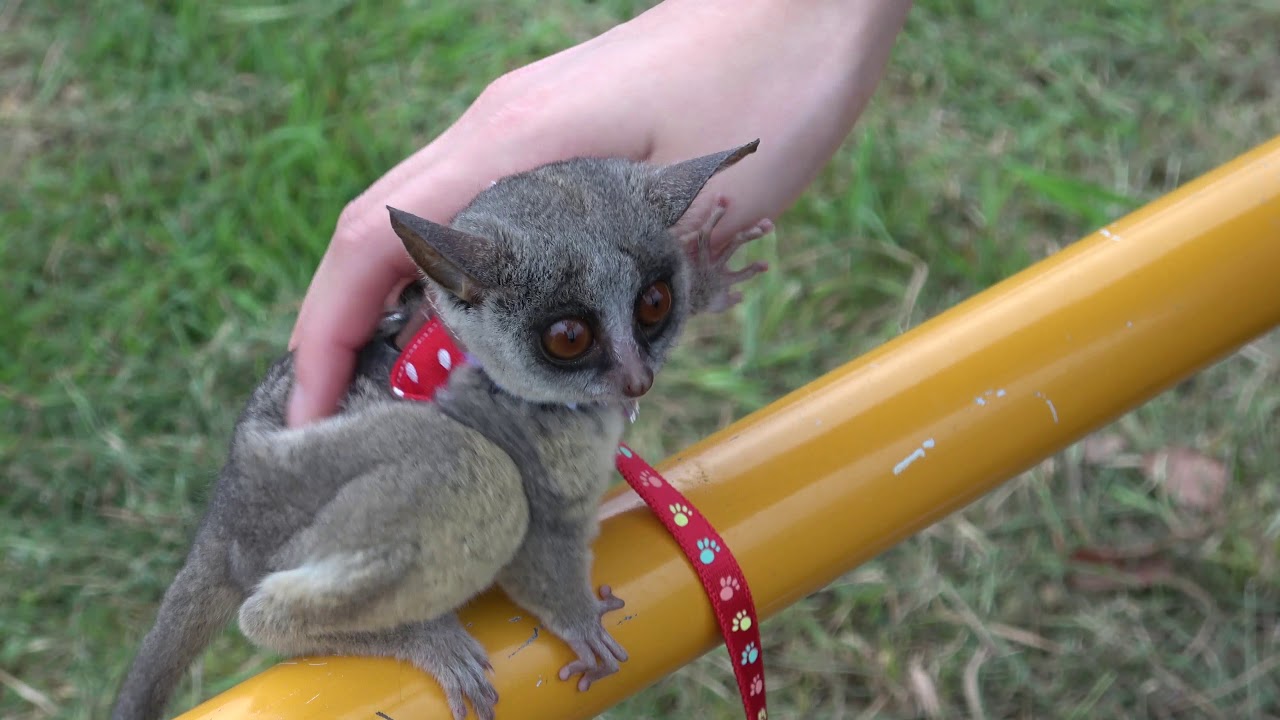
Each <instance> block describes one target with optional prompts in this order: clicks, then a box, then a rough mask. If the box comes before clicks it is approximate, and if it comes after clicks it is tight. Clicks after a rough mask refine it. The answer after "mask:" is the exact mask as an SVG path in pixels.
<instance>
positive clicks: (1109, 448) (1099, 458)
mask: <svg viewBox="0 0 1280 720" xmlns="http://www.w3.org/2000/svg"><path fill="white" fill-rule="evenodd" d="M1081 445H1082V446H1083V447H1084V461H1085V463H1087V464H1089V465H1105V464H1107V463H1109V462H1111V461H1112V460H1114V459H1115V458H1116V456H1118V455H1119V454H1120V453H1122V452H1124V451H1125V449H1126V448H1127V447H1128V446H1129V442H1128V441H1127V440H1125V439H1124V436H1123V435H1118V434H1116V433H1104V434H1096V435H1090V436H1089V437H1087V438H1085V439H1084V441H1083V442H1081Z"/></svg>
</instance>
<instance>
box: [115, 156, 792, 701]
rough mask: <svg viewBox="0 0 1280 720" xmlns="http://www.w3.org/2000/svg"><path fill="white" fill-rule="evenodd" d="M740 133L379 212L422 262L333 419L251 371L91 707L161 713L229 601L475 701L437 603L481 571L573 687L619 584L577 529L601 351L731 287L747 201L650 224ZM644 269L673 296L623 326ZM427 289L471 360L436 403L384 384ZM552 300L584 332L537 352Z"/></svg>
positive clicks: (609, 353)
mask: <svg viewBox="0 0 1280 720" xmlns="http://www.w3.org/2000/svg"><path fill="white" fill-rule="evenodd" d="M754 149H755V144H754V143H752V144H750V145H748V146H744V147H743V148H738V149H736V150H732V151H728V152H726V153H718V154H716V155H713V156H707V157H706V158H699V159H695V160H693V161H689V162H686V163H681V164H678V165H672V166H668V167H665V168H662V167H654V166H650V165H645V164H641V163H635V162H630V161H626V160H620V159H582V158H580V159H577V160H571V161H566V162H561V163H556V164H553V165H548V166H544V167H542V168H538V169H536V170H533V171H530V172H528V173H524V174H521V175H517V176H513V177H510V178H506V179H504V180H502V181H500V182H498V183H496V184H495V185H494V186H493V187H491V188H490V189H489V190H487V191H486V192H484V193H482V194H481V195H480V196H478V197H477V198H476V199H475V201H473V202H472V203H471V205H470V206H468V207H467V208H466V209H464V210H463V211H462V212H461V213H459V214H458V216H457V217H456V218H455V219H454V222H453V224H452V227H451V228H444V227H443V226H439V225H435V224H433V223H430V222H428V221H426V220H423V219H421V218H416V217H414V216H412V215H409V214H408V213H403V212H401V211H397V210H394V209H392V210H391V214H392V225H393V227H394V228H395V229H396V232H397V233H398V234H400V236H401V237H402V239H403V240H404V242H405V246H406V249H407V250H408V251H409V253H410V254H411V255H412V256H413V257H414V258H415V259H416V260H418V262H419V264H420V265H421V266H422V269H423V271H424V273H426V278H425V279H424V280H423V282H421V283H419V284H417V285H414V286H412V287H411V288H410V290H409V291H407V292H406V294H405V296H404V297H403V300H404V305H403V306H402V307H400V308H398V309H397V310H396V311H394V312H392V313H390V314H389V315H387V316H386V317H385V318H384V320H383V322H382V323H381V324H380V325H379V328H378V331H377V333H376V335H375V337H374V338H373V339H372V340H370V342H369V343H368V345H366V346H365V348H363V350H362V351H361V353H360V357H359V363H358V366H357V372H356V375H355V377H354V379H353V381H352V384H351V386H350V387H349V388H348V392H347V394H346V396H345V398H344V401H343V403H342V407H341V408H340V411H339V413H338V414H336V415H335V416H334V417H332V418H329V419H326V420H323V421H320V422H317V423H314V424H312V425H310V426H307V427H304V428H299V429H290V428H287V427H286V426H285V422H284V410H285V407H286V404H287V400H288V395H289V392H290V389H291V388H292V384H293V378H294V375H293V360H292V356H290V355H286V356H285V357H283V358H281V359H280V360H279V361H277V362H276V363H275V364H274V365H273V366H272V367H271V368H270V369H269V371H268V372H267V374H266V376H265V378H264V379H263V381H262V382H261V384H260V385H259V386H258V387H257V388H256V389H255V390H254V392H253V393H252V395H251V397H250V399H249V402H248V404H247V406H246V407H245V409H244V411H243V413H242V414H241V417H240V418H239V420H238V422H237V424H236V427H235V429H234V431H233V433H232V439H231V444H230V450H229V453H228V458H227V461H226V463H225V465H224V466H223V468H222V471H221V474H220V476H219V478H218V482H217V485H216V487H215V489H214V493H213V496H212V499H211V501H210V503H209V506H208V508H207V510H206V513H205V516H204V518H203V519H202V521H201V524H200V527H199V529H198V531H197V533H196V538H195V541H194V543H193V546H192V549H191V551H190V553H189V555H188V557H187V561H186V564H185V566H184V567H183V568H182V570H181V571H180V572H179V573H178V576H177V577H176V578H175V580H174V582H173V585H172V586H170V588H169V590H168V591H167V592H166V594H165V597H164V599H163V601H162V602H161V606H160V610H159V613H158V616H157V619H156V623H155V626H154V627H153V628H152V629H151V631H150V632H149V633H148V634H147V636H146V638H145V639H144V640H143V643H142V647H141V649H140V651H139V653H138V656H137V658H136V659H135V661H134V664H133V666H132V667H131V668H130V670H129V673H128V675H127V676H126V678H125V681H124V684H123V686H122V688H121V691H120V694H119V698H118V700H117V704H116V707H115V710H114V712H113V715H112V717H113V718H114V719H115V720H153V719H154V718H157V717H160V715H161V713H162V712H163V711H164V708H165V706H166V703H167V702H168V700H169V697H170V695H171V693H172V690H173V688H174V686H175V685H176V684H177V682H178V681H179V679H180V677H181V674H182V673H183V672H184V671H185V668H186V667H187V666H188V665H189V664H190V663H191V662H192V661H193V660H194V659H195V658H196V657H197V656H198V655H199V653H200V652H202V651H203V649H204V647H205V646H206V645H207V643H208V642H209V641H210V639H211V638H212V637H213V635H214V634H216V633H217V632H218V631H219V630H220V629H221V628H222V626H224V625H225V623H226V622H227V621H228V620H230V619H231V617H233V616H235V615H237V613H238V617H239V624H240V628H241V631H242V632H243V633H244V634H245V636H246V637H248V638H249V639H250V640H251V641H252V642H254V643H256V644H258V645H260V646H262V647H264V648H268V649H270V650H273V651H275V652H278V653H281V654H285V655H297V654H350V655H383V656H388V657H396V658H400V659H404V660H407V661H409V662H411V663H412V664H414V665H415V666H417V667H419V668H420V669H422V670H424V671H426V672H428V673H430V674H431V675H432V676H433V677H435V678H436V679H437V680H438V681H439V683H440V685H441V687H442V688H443V689H444V692H445V696H446V698H447V699H448V701H449V705H450V708H451V710H452V712H453V714H454V716H455V718H459V719H460V718H462V717H464V716H465V715H466V712H467V709H466V704H465V702H468V701H469V702H470V703H471V705H472V707H473V708H474V709H475V711H476V714H477V715H478V716H480V717H481V718H492V717H493V706H494V703H495V702H496V701H497V693H496V691H495V690H494V688H493V686H492V684H491V683H490V682H489V680H488V678H487V676H486V671H487V670H490V669H491V668H490V666H489V664H488V660H487V658H486V656H485V652H484V649H483V648H481V647H480V646H479V644H478V643H476V641H475V640H474V639H473V638H471V636H470V635H469V634H467V633H466V631H465V630H464V629H463V628H462V627H461V626H460V625H459V623H458V621H457V617H456V615H455V611H456V609H457V608H458V607H460V606H461V605H463V604H464V603H466V602H467V601H468V600H470V599H471V598H472V597H474V596H475V595H476V594H478V593H480V592H481V591H483V590H485V589H486V588H487V587H489V586H490V585H492V584H494V583H495V582H497V583H498V584H499V585H500V586H501V587H502V588H503V589H504V590H505V591H506V592H507V593H508V595H510V596H511V597H512V599H513V600H515V601H516V602H517V603H519V604H521V605H522V606H524V607H525V608H527V609H529V610H531V611H533V612H534V613H536V614H537V615H538V617H539V618H540V619H541V621H542V623H543V625H544V626H545V627H547V628H548V629H549V630H550V631H551V632H553V633H554V634H556V635H557V636H558V637H560V638H561V639H562V640H564V641H565V642H566V643H567V644H568V645H569V646H570V647H571V648H572V649H573V650H574V651H575V652H576V653H577V655H578V659H577V660H576V661H574V662H572V663H570V664H569V665H566V666H565V667H564V668H563V669H562V670H561V673H560V676H561V679H568V678H569V677H571V676H573V675H578V674H581V676H582V677H581V678H580V680H579V683H578V687H579V688H580V689H586V688H587V687H589V686H590V684H591V682H593V681H594V680H597V679H599V678H602V677H604V676H606V675H608V674H610V673H612V672H615V671H616V670H617V669H618V663H619V662H622V661H625V660H626V657H627V656H626V653H625V651H623V649H622V648H621V647H620V646H619V645H618V644H617V643H616V642H615V641H614V640H613V638H612V637H610V636H609V634H608V632H607V631H605V630H604V627H603V625H602V624H601V616H602V615H603V614H604V613H605V612H608V611H610V610H614V609H617V608H619V607H622V604H623V603H622V601H621V600H619V599H617V598H615V597H613V595H612V593H611V592H610V590H609V588H608V587H607V586H605V587H603V588H601V589H600V592H599V595H597V592H596V590H595V589H594V588H593V587H592V586H591V581H590V569H591V551H590V544H591V542H592V541H593V540H594V538H595V537H596V535H597V533H598V530H599V528H598V524H597V521H596V510H597V506H598V504H599V500H600V496H601V494H602V493H603V492H604V490H605V489H606V487H607V486H608V484H609V480H610V477H611V473H612V471H613V464H614V452H615V450H616V448H617V445H618V442H619V441H620V439H621V436H622V431H623V426H624V408H625V407H626V406H627V404H628V403H629V402H630V398H629V397H627V396H626V394H625V393H624V392H623V388H622V383H623V382H624V381H625V373H624V372H622V370H620V369H626V368H631V369H633V370H634V368H636V367H639V368H641V369H643V370H644V371H645V372H648V373H650V374H651V375H652V374H656V373H657V371H658V370H659V369H660V368H661V366H662V364H663V363H664V361H665V360H666V356H667V353H668V352H669V351H670V349H671V347H672V346H673V344H674V342H675V340H676V338H677V336H678V335H679V333H680V330H681V329H682V327H683V324H684V321H685V319H686V318H687V317H688V315H689V314H691V313H694V312H701V311H705V310H711V309H720V308H723V307H727V306H728V305H731V304H732V302H733V300H734V293H732V292H731V287H732V285H733V284H734V283H736V282H740V281H741V280H744V279H746V278H748V277H750V276H752V275H754V274H755V273H756V272H759V271H760V270H761V269H763V268H762V267H760V266H758V265H753V266H750V267H748V268H746V269H744V270H739V271H734V272H731V271H728V270H727V268H726V266H725V263H726V262H727V260H728V257H729V256H730V255H732V253H733V251H734V250H735V249H736V248H737V247H739V246H740V245H741V244H742V243H744V242H747V241H749V240H751V239H754V238H755V237H759V236H760V235H761V234H763V232H765V231H767V229H768V226H767V222H765V221H762V223H761V224H759V225H757V226H756V227H755V228H753V229H751V230H749V231H746V232H744V233H740V234H738V235H737V236H735V237H734V238H732V239H730V240H728V241H727V242H720V243H711V242H710V240H709V237H710V229H711V227H712V226H714V224H715V221H716V220H718V219H719V217H720V214H721V213H722V211H723V204H722V203H721V204H719V205H717V206H716V208H715V209H714V210H713V211H712V213H711V217H710V218H709V219H708V220H707V221H706V222H705V223H703V225H702V227H701V228H700V229H699V230H697V231H694V232H692V233H690V234H688V235H685V236H682V237H676V236H674V235H673V233H672V231H671V230H670V226H671V225H672V224H674V222H675V221H676V220H679V219H680V215H681V214H683V213H684V212H685V211H686V209H687V208H688V207H689V206H690V204H691V203H692V201H693V199H694V197H695V196H696V195H697V194H698V192H699V191H700V190H701V188H702V186H703V184H704V183H705V182H706V181H707V180H708V179H709V178H710V177H711V176H712V175H713V174H714V173H715V172H718V171H719V170H721V169H723V168H724V167H727V166H729V165H730V164H732V163H733V162H735V161H736V160H737V159H739V158H740V157H742V156H744V155H746V154H749V153H750V152H751V151H753V150H754ZM468 238H471V239H474V240H476V242H474V243H471V244H467V242H466V241H467V239H468ZM659 278H662V279H665V280H666V281H667V282H668V283H669V284H670V286H671V289H672V296H673V303H672V309H671V312H670V315H669V318H668V320H667V321H666V322H665V324H662V325H660V326H659V327H658V328H657V329H656V330H654V329H650V330H642V329H641V328H640V326H639V325H638V324H637V321H636V320H635V318H634V313H635V306H636V302H637V298H638V297H639V296H640V294H641V293H642V292H643V291H644V289H645V288H647V287H648V286H649V284H650V283H652V282H653V281H654V280H656V279H659ZM428 306H430V307H434V308H435V309H436V311H437V312H439V313H440V315H441V316H442V317H443V319H444V321H445V323H446V325H447V326H448V327H449V328H450V330H451V331H452V332H454V333H455V334H456V336H457V337H458V339H459V340H460V341H461V342H462V343H463V345H464V346H465V347H466V348H467V350H468V351H469V352H470V353H472V354H473V356H474V357H476V358H478V359H479V361H480V363H479V365H468V366H464V367H462V368H459V369H457V370H455V371H454V372H453V374H452V375H451V376H450V379H449V382H448V384H447V386H446V387H445V388H444V389H442V391H441V392H440V393H439V395H438V396H437V401H436V402H431V403H419V402H406V401H403V400H400V399H398V398H396V397H395V396H394V395H393V394H392V393H391V392H390V388H389V386H388V382H387V379H388V376H389V371H390V368H391V365H392V363H393V362H394V361H395V359H396V357H397V355H398V353H399V350H398V348H397V347H396V346H395V345H394V342H395V339H396V337H397V335H398V334H399V333H400V332H401V331H402V330H404V329H405V325H406V323H408V322H409V321H410V319H411V318H413V317H414V316H415V315H417V314H420V313H424V312H426V308H427V307H428ZM566 313H571V314H580V315H583V316H584V317H588V318H589V319H590V323H591V325H592V327H593V328H594V330H595V333H596V337H597V339H598V347H597V348H596V349H595V350H593V353H594V354H592V355H590V362H585V363H579V366H577V367H569V368H566V367H564V366H563V363H560V364H557V363H556V362H553V361H551V360H549V359H548V358H547V357H546V356H545V355H544V354H543V353H542V351H541V332H542V330H543V329H545V327H546V326H547V325H548V324H549V323H550V322H552V321H554V320H556V319H559V318H561V317H563V316H564V315H565V314H566ZM410 329H411V328H410Z"/></svg>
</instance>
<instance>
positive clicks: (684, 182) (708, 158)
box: [646, 140, 760, 227]
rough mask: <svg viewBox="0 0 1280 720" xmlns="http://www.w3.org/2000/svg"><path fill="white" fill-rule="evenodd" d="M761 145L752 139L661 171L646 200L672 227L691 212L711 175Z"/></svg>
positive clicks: (655, 174)
mask: <svg viewBox="0 0 1280 720" xmlns="http://www.w3.org/2000/svg"><path fill="white" fill-rule="evenodd" d="M759 145H760V141H759V140H752V141H751V142H749V143H747V144H746V145H740V146H738V147H736V148H733V149H732V150H725V151H724V152H718V153H714V154H711V155H703V156H702V157H697V158H694V159H692V160H685V161H684V162H679V163H675V164H674V165H667V166H665V167H662V168H658V170H657V171H655V172H654V174H653V176H652V178H651V179H650V181H649V187H648V188H647V190H646V198H647V199H648V201H649V202H650V204H652V205H653V206H654V207H655V208H657V210H658V213H659V215H660V216H661V218H662V221H663V222H664V223H665V224H666V226H667V227H671V226H672V225H675V224H676V222H677V221H678V220H680V218H681V216H683V215H684V213H685V211H686V210H688V209H689V206H690V205H692V204H693V200H694V198H696V197H698V193H700V192H702V188H703V186H704V185H706V184H707V181H708V180H710V179H711V178H712V176H714V175H715V174H716V173H718V172H720V171H721V170H724V169H725V168H728V167H730V166H732V165H733V164H734V163H736V162H738V161H739V160H741V159H742V158H744V157H746V156H748V155H750V154H751V153H753V152H755V151H756V147H757V146H759Z"/></svg>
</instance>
